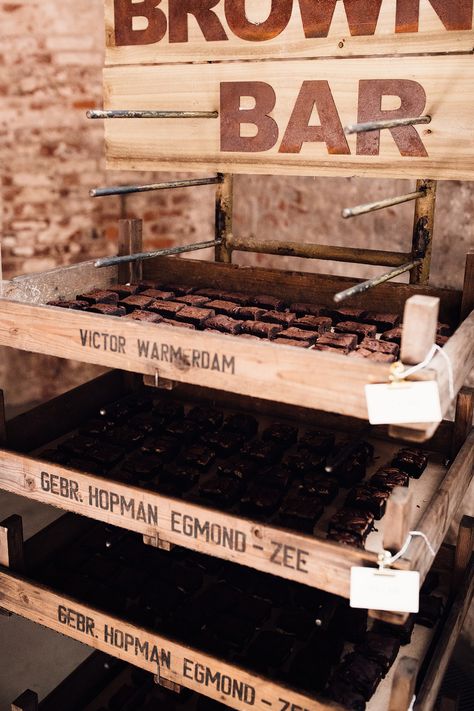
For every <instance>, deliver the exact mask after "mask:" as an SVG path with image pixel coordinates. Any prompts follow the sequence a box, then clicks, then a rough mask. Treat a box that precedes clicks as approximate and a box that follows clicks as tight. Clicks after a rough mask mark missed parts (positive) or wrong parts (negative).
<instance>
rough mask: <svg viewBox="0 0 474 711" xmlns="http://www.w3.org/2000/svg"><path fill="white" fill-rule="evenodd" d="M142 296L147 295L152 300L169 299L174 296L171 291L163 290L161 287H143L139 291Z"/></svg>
mask: <svg viewBox="0 0 474 711" xmlns="http://www.w3.org/2000/svg"><path fill="white" fill-rule="evenodd" d="M140 293H141V295H142V296H148V297H149V298H150V299H153V301H171V300H172V299H174V298H175V295H174V294H173V292H172V291H163V290H162V289H145V290H144V291H141V292H140Z"/></svg>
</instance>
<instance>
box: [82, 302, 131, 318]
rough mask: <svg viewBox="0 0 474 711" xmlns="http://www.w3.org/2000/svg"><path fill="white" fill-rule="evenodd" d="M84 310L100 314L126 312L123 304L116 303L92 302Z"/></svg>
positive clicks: (120, 313) (120, 314)
mask: <svg viewBox="0 0 474 711" xmlns="http://www.w3.org/2000/svg"><path fill="white" fill-rule="evenodd" d="M85 310H86V311H89V312H90V313H93V314H101V315H102V316H125V313H126V312H125V309H124V308H123V306H117V305H116V304H94V305H93V306H89V308H87V309H85Z"/></svg>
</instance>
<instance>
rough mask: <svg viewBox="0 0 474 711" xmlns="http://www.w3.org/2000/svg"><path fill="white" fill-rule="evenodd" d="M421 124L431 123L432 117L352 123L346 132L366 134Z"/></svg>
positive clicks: (346, 128)
mask: <svg viewBox="0 0 474 711" xmlns="http://www.w3.org/2000/svg"><path fill="white" fill-rule="evenodd" d="M420 123H431V116H416V117H415V118H399V119H381V120H380V121H368V122H367V123H352V124H350V125H349V126H346V127H345V129H344V131H345V132H346V133H347V134H351V133H366V132H367V131H380V130H382V129H383V128H398V127H399V126H416V125H417V124H420Z"/></svg>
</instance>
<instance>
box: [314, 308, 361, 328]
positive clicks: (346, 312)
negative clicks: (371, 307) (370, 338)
mask: <svg viewBox="0 0 474 711" xmlns="http://www.w3.org/2000/svg"><path fill="white" fill-rule="evenodd" d="M321 315H322V316H329V318H332V319H333V321H334V323H336V324H337V323H339V322H340V321H357V322H360V321H363V320H364V319H365V316H366V315H367V311H365V310H364V309H350V308H346V309H335V308H332V307H329V308H328V307H324V308H323V309H322V310H321Z"/></svg>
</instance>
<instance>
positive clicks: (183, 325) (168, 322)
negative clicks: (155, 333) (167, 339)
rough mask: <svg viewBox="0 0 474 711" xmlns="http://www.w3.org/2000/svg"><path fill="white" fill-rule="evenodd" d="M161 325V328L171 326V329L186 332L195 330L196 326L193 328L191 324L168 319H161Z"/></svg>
mask: <svg viewBox="0 0 474 711" xmlns="http://www.w3.org/2000/svg"><path fill="white" fill-rule="evenodd" d="M161 324H162V325H163V326H173V328H187V329H188V331H195V330H196V326H193V324H192V323H186V321H174V320H173V319H170V318H163V321H162V322H161Z"/></svg>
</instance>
